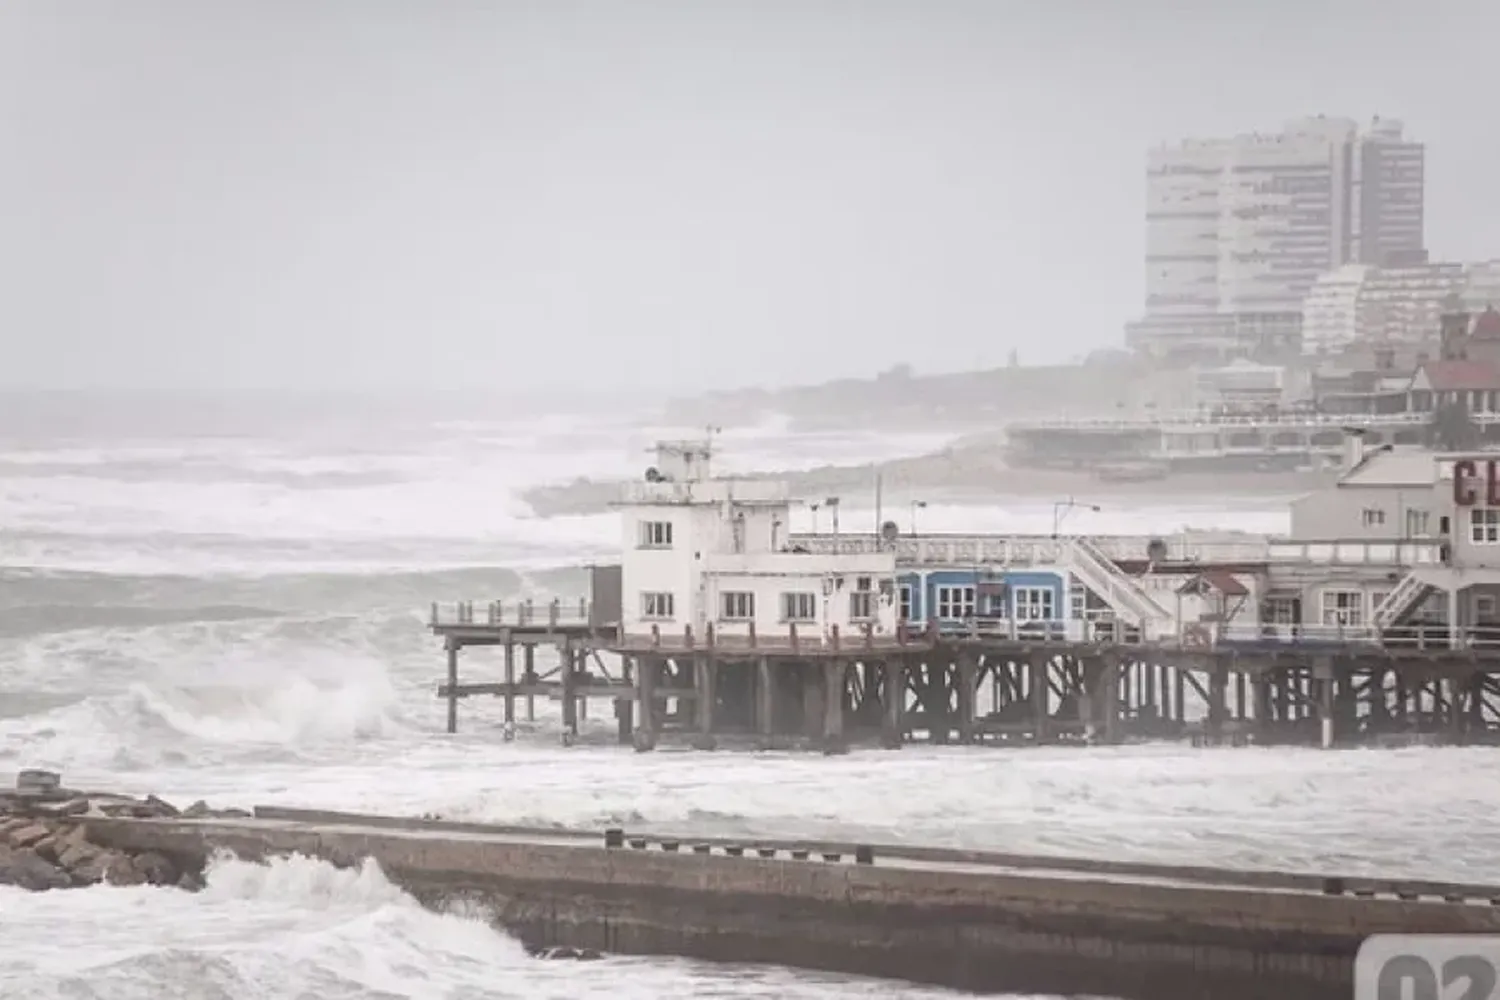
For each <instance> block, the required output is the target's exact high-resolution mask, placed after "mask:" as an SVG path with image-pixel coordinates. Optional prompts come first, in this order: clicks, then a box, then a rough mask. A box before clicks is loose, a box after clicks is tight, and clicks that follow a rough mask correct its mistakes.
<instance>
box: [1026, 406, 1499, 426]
mask: <svg viewBox="0 0 1500 1000" xmlns="http://www.w3.org/2000/svg"><path fill="white" fill-rule="evenodd" d="M1476 416H1480V415H1479V414H1476ZM1431 419H1432V416H1431V414H1428V413H1414V412H1407V413H1296V412H1282V413H1222V414H1214V413H1199V412H1197V411H1192V410H1189V411H1178V412H1170V411H1169V412H1162V413H1151V414H1137V415H1131V416H1112V417H1041V418H1037V419H1033V420H1021V421H1016V422H1013V423H1011V424H1009V425H1008V426H1007V428H1006V429H1007V430H1020V431H1028V430H1071V429H1076V430H1155V429H1159V428H1163V427H1183V428H1199V429H1202V430H1205V431H1211V430H1215V429H1218V428H1235V427H1247V428H1248V427H1329V428H1337V427H1401V426H1408V425H1417V424H1426V423H1427V422H1428V421H1429V420H1431Z"/></svg>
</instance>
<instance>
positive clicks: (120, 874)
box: [101, 852, 146, 886]
mask: <svg viewBox="0 0 1500 1000" xmlns="http://www.w3.org/2000/svg"><path fill="white" fill-rule="evenodd" d="M101 857H103V855H101ZM108 858H109V863H108V865H107V866H106V867H105V870H104V881H106V882H108V883H109V884H110V885H118V886H128V885H145V884H146V873H145V872H143V871H141V870H140V869H139V868H137V867H136V865H135V860H134V859H133V858H130V857H129V856H127V855H124V854H116V853H114V852H111V853H110V854H109V855H108Z"/></svg>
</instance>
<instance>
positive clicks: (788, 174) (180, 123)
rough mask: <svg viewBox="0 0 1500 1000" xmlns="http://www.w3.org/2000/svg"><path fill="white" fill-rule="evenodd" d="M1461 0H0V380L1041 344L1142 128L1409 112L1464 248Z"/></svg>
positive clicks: (512, 368)
mask: <svg viewBox="0 0 1500 1000" xmlns="http://www.w3.org/2000/svg"><path fill="white" fill-rule="evenodd" d="M1497 39H1500V3H1496V2H1494V0H1432V2H1428V3H1424V4H1396V3H1390V4H1384V3H1378V2H1375V0H1349V2H1341V0H1300V2H1296V3H1293V2H1290V0H1266V2H1260V3H1250V2H1244V3H1234V4H1230V3H1225V2H1214V0H1205V2H1192V3H1190V2H1186V0H1183V2H1180V3H1176V4H1174V3H1170V2H1168V0H1136V2H1132V3H1120V2H1116V0H989V2H985V0H974V2H967V3H966V2H944V0H912V2H896V0H890V2H880V0H871V2H867V3H857V2H852V0H850V2H833V0H829V2H819V0H754V2H752V0H746V2H741V3H734V2H713V0H679V2H666V0H660V2H654V0H599V2H594V3H586V2H568V0H545V2H541V0H539V2H531V3H525V2H502V0H495V2H489V3H482V2H477V0H474V2H459V0H409V2H403V3H397V2H393V0H347V2H333V0H329V2H318V0H240V2H238V3H224V2H215V0H176V2H168V0H162V2H153V0H132V2H129V3H124V2H120V3H106V2H88V0H73V2H67V3H64V2H61V0H0V129H3V131H0V343H3V345H4V347H5V351H4V354H3V357H0V384H4V385H11V386H16V385H22V386H27V385H46V386H96V385H135V386H143V385H181V386H198V387H216V386H247V385H248V386H255V385H277V384H282V385H295V386H318V385H328V386H378V385H402V384H407V385H425V386H431V387H442V386H447V385H455V386H456V385H476V384H481V385H482V384H491V385H494V386H496V387H500V388H503V387H504V386H506V385H509V384H514V383H520V384H524V385H526V386H529V387H532V388H536V387H542V386H547V385H557V386H560V387H562V386H573V387H577V388H578V389H580V390H582V389H587V388H588V387H591V386H603V385H618V384H620V383H622V382H637V383H640V384H641V385H643V386H670V387H671V388H673V389H677V390H679V391H680V390H683V389H690V388H692V387H693V386H695V385H698V384H702V385H733V384H746V383H751V382H757V381H760V382H790V381H809V380H819V379H822V378H825V377H831V376H836V375H842V374H865V373H871V372H874V371H877V370H879V369H882V368H885V367H888V366H889V365H891V364H893V363H896V362H900V361H910V362H911V363H913V364H914V365H915V366H916V367H917V368H918V369H919V370H922V369H926V370H933V369H954V368H961V367H965V366H970V365H974V364H983V363H990V364H996V363H1002V362H1003V361H1004V359H1005V356H1006V354H1007V352H1008V351H1009V350H1010V349H1012V348H1015V349H1017V350H1018V351H1019V353H1020V357H1021V360H1022V361H1023V362H1026V361H1036V362H1039V361H1044V360H1060V359H1065V358H1067V357H1068V356H1070V355H1076V354H1079V353H1081V352H1083V351H1086V350H1088V349H1091V348H1094V347H1100V346H1110V345H1114V344H1117V343H1118V342H1119V341H1120V339H1121V325H1122V323H1123V322H1124V321H1125V320H1126V319H1128V318H1129V317H1130V316H1131V315H1132V314H1134V313H1135V312H1137V311H1138V310H1139V306H1140V299H1141V272H1142V263H1141V254H1142V242H1143V224H1142V211H1143V207H1142V205H1143V188H1144V179H1143V169H1144V160H1145V150H1146V147H1147V146H1148V145H1149V144H1151V143H1154V142H1157V141H1162V140H1167V139H1173V138H1178V137H1181V136H1185V135H1193V134H1209V135H1212V134H1220V133H1226V134H1227V133H1233V132H1238V131H1246V130H1251V129H1255V128H1262V129H1267V130H1273V129H1275V128H1277V127H1278V126H1279V125H1280V123H1281V122H1282V121H1283V120H1285V119H1287V118H1290V117H1295V116H1300V115H1304V114H1316V113H1319V112H1322V113H1327V114H1330V115H1334V114H1337V115H1349V116H1353V117H1357V118H1368V117H1369V116H1370V115H1372V114H1376V113H1378V114H1381V115H1382V116H1385V117H1397V118H1402V119H1404V120H1405V121H1406V123H1407V127H1408V131H1409V132H1411V133H1413V134H1415V135H1416V136H1417V137H1418V138H1420V139H1422V140H1425V141H1426V142H1427V143H1428V206H1429V208H1428V212H1429V215H1428V218H1429V225H1428V243H1429V246H1430V247H1431V249H1432V251H1433V253H1434V256H1436V257H1441V258H1459V259H1461V258H1470V257H1473V258H1484V257H1494V256H1500V129H1496V127H1495V124H1496V120H1495V115H1496V112H1495V103H1494V97H1493V93H1494V86H1495V85H1494V82H1493V81H1494V58H1495V56H1494V52H1495V49H1496V44H1497Z"/></svg>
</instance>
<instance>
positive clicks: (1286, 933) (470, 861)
mask: <svg viewBox="0 0 1500 1000" xmlns="http://www.w3.org/2000/svg"><path fill="white" fill-rule="evenodd" d="M84 823H85V829H86V835H87V837H88V840H89V841H90V842H91V843H94V844H96V845H99V846H100V847H102V848H105V849H109V850H113V851H118V852H122V853H126V854H140V853H142V852H152V853H154V854H159V855H162V856H165V857H168V858H171V859H173V862H174V864H176V865H178V866H179V867H183V868H191V867H193V866H194V865H195V864H199V863H201V861H202V859H203V858H204V857H205V856H207V855H209V854H211V853H212V852H214V851H217V850H228V851H232V852H234V853H235V854H237V855H239V856H241V857H245V858H265V857H269V856H274V855H282V854H290V853H302V854H307V855H311V856H316V857H321V858H324V859H327V860H329V861H331V862H334V863H336V864H345V865H352V864H357V863H359V862H360V861H362V860H363V859H364V858H366V857H371V858H374V859H375V860H376V861H377V862H378V863H379V864H380V865H381V867H382V868H383V869H384V870H385V872H386V873H387V875H388V876H390V877H391V878H392V879H393V880H394V881H396V882H397V883H398V884H400V885H402V886H403V887H404V888H406V889H407V890H408V891H410V892H412V893H413V894H414V895H415V896H416V897H417V898H419V899H421V900H422V901H423V902H425V903H428V904H430V905H441V904H443V903H447V902H452V901H456V900H466V901H472V902H477V903H481V904H483V905H485V906H487V907H489V908H490V910H491V912H492V913H493V914H494V917H495V920H496V921H497V922H498V923H499V924H501V925H503V926H504V927H505V928H507V929H508V930H510V931H511V932H513V933H515V934H516V935H517V936H518V937H520V938H521V939H522V940H523V941H524V942H525V943H527V944H528V945H530V946H532V947H536V948H544V947H549V946H566V947H571V948H583V949H597V950H600V951H610V952H634V953H666V954H674V955H683V956H688V957H697V958H704V959H711V960H721V961H733V962H773V963H777V964H784V965H792V966H800V967H804V968H814V969H827V970H833V971H842V972H850V973H862V974H869V975H878V976H886V977H892V978H901V979H909V980H915V981H921V982H928V983H934V984H938V985H944V986H950V987H955V988H959V989H968V990H974V991H984V992H992V991H993V992H999V991H1014V992H1042V993H1090V994H1100V995H1106V996H1119V997H1126V998H1130V1000H1136V998H1139V1000H1188V998H1194V1000H1196V998H1207V997H1214V998H1231V1000H1240V998H1243V1000H1263V998H1265V997H1268V996H1275V997H1278V998H1283V1000H1302V998H1307V1000H1312V998H1320V1000H1321V998H1324V997H1331V996H1341V995H1346V994H1347V993H1348V991H1349V990H1350V984H1351V978H1352V977H1351V962H1352V958H1353V955H1354V953H1355V951H1356V949H1357V948H1358V945H1359V942H1360V941H1361V940H1362V939H1363V937H1364V936H1366V935H1368V934H1373V933H1382V932H1396V931H1404V932H1411V931H1425V932H1431V933H1466V932H1495V931H1497V930H1500V906H1496V905H1493V904H1492V902H1491V900H1490V898H1489V897H1490V896H1492V895H1493V896H1495V897H1496V898H1500V890H1490V889H1487V888H1483V887H1460V886H1446V885H1433V884H1427V885H1409V884H1403V885H1390V884H1385V885H1382V884H1378V883H1374V882H1359V881H1356V880H1347V881H1340V880H1328V879H1323V878H1321V877H1314V876H1296V875H1278V874H1275V873H1238V874H1229V873H1225V874H1223V876H1222V877H1216V876H1215V875H1214V873H1211V872H1207V871H1205V870H1203V869H1182V870H1176V869H1171V868H1166V867H1163V866H1131V865H1119V864H1116V865H1112V866H1107V867H1109V868H1111V869H1112V870H1110V871H1089V870H1088V867H1089V866H1088V865H1087V863H1071V864H1070V863H1066V862H1049V861H1046V860H1044V859H1016V858H1007V857H1005V856H986V855H976V854H973V853H964V852H943V851H937V850H932V849H929V850H927V851H917V852H912V851H906V852H897V851H894V850H887V849H881V848H877V849H876V850H875V856H874V861H873V863H856V862H855V861H854V859H853V856H852V849H851V848H848V847H845V848H843V849H842V850H841V851H839V853H838V856H837V860H833V859H832V858H833V855H832V854H831V853H830V854H829V856H828V857H827V858H825V856H824V853H823V852H813V853H810V854H804V855H802V857H800V858H798V857H794V856H793V855H791V854H790V853H789V851H788V850H786V848H787V847H789V846H794V845H780V846H766V845H759V846H760V847H762V848H763V849H764V850H763V851H760V850H755V849H749V850H746V849H745V848H744V847H740V846H734V845H726V844H723V843H720V844H719V845H717V846H715V845H714V844H712V843H708V842H697V841H690V842H683V843H681V844H677V843H673V844H670V845H666V844H663V843H662V842H660V841H654V842H650V843H648V842H646V841H644V840H642V839H640V838H627V839H626V841H625V842H624V843H623V845H622V846H619V847H609V848H606V847H605V846H604V841H603V838H600V837H595V838H589V839H584V838H582V837H579V836H576V835H566V834H555V833H550V832H544V831H518V830H508V829H502V828H485V827H477V826H465V825H460V824H442V823H434V822H425V823H424V822H416V821H399V820H391V819H381V818H374V817H352V816H337V815H333V814H326V815H322V816H321V817H320V814H314V813H300V814H299V813H294V812H290V811H286V810H279V811H278V810H258V811H257V818H254V819H249V820H242V819H215V818H209V819H194V820H185V819H178V818H159V819H129V818H108V817H94V818H87V819H85V821H84ZM668 847H670V848H674V849H667V848H668ZM803 850H804V851H806V850H807V846H806V845H803ZM762 853H770V854H774V856H772V857H763V856H761V855H762ZM898 853H905V854H908V855H910V854H912V853H916V854H919V855H922V856H920V857H911V856H908V857H899V856H896V855H897V854H898ZM1424 895H1425V896H1426V897H1427V898H1419V897H1422V896H1424ZM1402 896H1405V897H1408V898H1400V897H1402ZM1444 896H1446V897H1449V899H1448V900H1447V901H1445V900H1444V899H1443V898H1442V897H1444Z"/></svg>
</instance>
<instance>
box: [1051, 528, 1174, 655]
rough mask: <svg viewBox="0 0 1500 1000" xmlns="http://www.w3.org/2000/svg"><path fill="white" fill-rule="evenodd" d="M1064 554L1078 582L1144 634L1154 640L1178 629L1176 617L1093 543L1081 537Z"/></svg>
mask: <svg viewBox="0 0 1500 1000" xmlns="http://www.w3.org/2000/svg"><path fill="white" fill-rule="evenodd" d="M1064 551H1065V552H1066V556H1067V561H1068V564H1069V565H1068V568H1069V569H1071V570H1072V571H1073V573H1074V575H1076V576H1077V577H1078V582H1079V583H1081V584H1083V585H1084V586H1085V587H1087V588H1088V589H1090V590H1092V591H1093V592H1094V593H1095V594H1097V595H1099V598H1100V599H1101V600H1102V601H1104V603H1105V604H1108V605H1109V606H1110V607H1111V608H1114V609H1115V611H1117V612H1118V613H1119V614H1120V616H1121V617H1122V618H1125V619H1127V620H1132V622H1133V623H1136V622H1138V623H1139V624H1140V625H1141V626H1142V631H1144V632H1146V633H1148V635H1150V636H1152V637H1154V636H1155V635H1158V634H1160V633H1161V632H1163V631H1170V630H1171V629H1172V628H1173V627H1174V623H1173V621H1172V616H1171V615H1170V614H1168V613H1167V611H1166V610H1165V609H1163V608H1162V606H1161V605H1160V604H1158V603H1156V600H1155V599H1154V598H1153V597H1152V596H1151V595H1150V594H1148V593H1147V592H1146V591H1145V589H1144V588H1142V587H1141V585H1140V584H1139V583H1137V582H1136V581H1135V578H1134V577H1132V576H1131V575H1130V574H1128V573H1126V572H1125V571H1124V570H1122V569H1120V567H1119V566H1117V565H1115V562H1114V560H1113V559H1111V558H1110V557H1109V556H1108V555H1106V554H1105V553H1104V552H1102V551H1101V550H1100V549H1099V547H1098V546H1097V545H1095V544H1094V543H1093V542H1092V541H1090V540H1089V539H1087V538H1081V537H1079V538H1071V539H1068V542H1067V546H1066V548H1065V550H1064Z"/></svg>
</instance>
